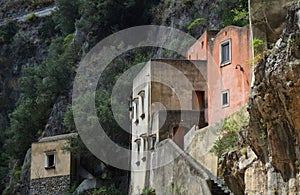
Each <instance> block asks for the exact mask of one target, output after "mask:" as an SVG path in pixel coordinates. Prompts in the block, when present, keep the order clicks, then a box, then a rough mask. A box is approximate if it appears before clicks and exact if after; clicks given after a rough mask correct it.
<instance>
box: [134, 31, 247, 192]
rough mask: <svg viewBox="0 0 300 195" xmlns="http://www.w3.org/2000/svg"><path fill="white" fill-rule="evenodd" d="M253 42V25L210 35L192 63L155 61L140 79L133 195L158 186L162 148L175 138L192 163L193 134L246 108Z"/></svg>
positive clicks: (190, 56) (192, 54)
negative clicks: (191, 135) (190, 157)
mask: <svg viewBox="0 0 300 195" xmlns="http://www.w3.org/2000/svg"><path fill="white" fill-rule="evenodd" d="M250 42H251V40H250V31H249V27H248V26H246V27H235V26H229V27H226V28H224V29H222V30H221V31H206V32H205V33H204V34H203V35H202V36H201V37H200V38H199V39H198V40H197V42H196V43H195V44H194V45H193V46H192V47H191V48H190V49H189V50H188V51H187V53H186V58H187V60H171V59H152V60H150V61H149V62H148V63H147V64H146V65H145V66H144V68H143V69H142V70H141V71H140V72H139V74H138V75H137V76H136V77H135V79H134V80H133V91H132V102H131V105H132V106H131V107H130V111H131V112H130V114H131V120H132V141H131V146H132V156H131V168H132V171H131V182H130V194H134V195H136V194H141V193H142V191H143V189H147V188H149V187H153V186H151V185H152V184H154V183H155V182H153V179H154V178H157V176H155V175H153V174H157V171H156V173H155V171H151V170H152V168H153V167H155V166H157V162H159V161H160V159H154V157H153V155H154V152H152V151H154V150H157V144H158V143H161V142H162V141H164V140H166V139H171V140H172V142H174V143H175V144H177V146H179V148H180V149H181V150H182V151H183V152H185V153H186V154H187V155H183V156H187V157H188V158H189V154H188V151H184V149H185V148H189V151H193V152H195V151H194V150H193V149H192V147H193V146H191V145H190V146H186V145H185V143H184V139H185V135H186V134H187V133H188V132H189V130H190V129H192V128H193V129H201V128H203V127H206V126H208V125H209V126H210V125H213V124H215V123H217V122H219V121H220V120H222V119H224V118H225V117H228V116H229V115H231V114H233V113H234V112H236V111H238V110H239V109H240V108H241V107H242V106H244V105H245V104H246V103H247V101H248V94H249V91H250V83H251V81H250V78H251V66H250V65H249V64H250V63H251V62H250V60H251V58H252V53H251V44H250ZM189 139H193V138H192V137H189ZM190 143H193V142H190ZM196 153H197V152H196ZM155 155H156V157H158V156H160V155H161V154H157V153H156V154H155ZM208 155H209V159H211V160H209V162H206V163H207V164H214V165H211V166H209V167H207V168H208V169H210V171H211V172H212V175H216V174H217V173H216V167H217V159H216V157H213V156H211V154H208ZM200 164H201V163H200ZM174 166H175V165H174ZM172 174H173V175H176V173H172Z"/></svg>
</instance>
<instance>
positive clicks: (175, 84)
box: [151, 59, 207, 114]
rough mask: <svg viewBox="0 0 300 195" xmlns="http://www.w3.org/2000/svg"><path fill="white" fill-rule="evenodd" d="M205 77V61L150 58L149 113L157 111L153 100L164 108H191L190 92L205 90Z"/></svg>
mask: <svg viewBox="0 0 300 195" xmlns="http://www.w3.org/2000/svg"><path fill="white" fill-rule="evenodd" d="M206 78H207V72H206V61H192V62H190V61H188V60H159V59H158V60H156V59H155V60H151V80H152V83H151V114H153V113H154V112H156V111H158V110H157V109H155V105H153V103H155V102H160V104H163V105H164V107H165V109H166V110H192V92H193V90H200V91H207V83H206ZM205 96H206V98H205V99H206V100H207V94H206V95H205Z"/></svg>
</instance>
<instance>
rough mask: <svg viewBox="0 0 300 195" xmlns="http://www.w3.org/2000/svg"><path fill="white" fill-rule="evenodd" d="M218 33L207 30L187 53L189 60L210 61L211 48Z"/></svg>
mask: <svg viewBox="0 0 300 195" xmlns="http://www.w3.org/2000/svg"><path fill="white" fill-rule="evenodd" d="M217 33H218V31H216V30H207V31H205V32H204V33H203V34H202V35H201V37H200V38H199V39H198V40H197V41H196V43H195V44H194V45H193V46H192V47H191V48H190V49H189V50H188V52H187V53H186V59H188V60H208V51H209V47H210V45H211V43H212V41H213V38H214V37H215V36H216V34H217Z"/></svg>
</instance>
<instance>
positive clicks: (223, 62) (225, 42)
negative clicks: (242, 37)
mask: <svg viewBox="0 0 300 195" xmlns="http://www.w3.org/2000/svg"><path fill="white" fill-rule="evenodd" d="M227 44H228V48H229V52H228V58H229V59H228V60H226V61H222V60H223V59H222V53H223V51H222V49H223V46H225V45H227ZM231 50H232V49H231V39H227V40H225V41H223V42H221V43H220V67H223V66H226V65H228V64H231Z"/></svg>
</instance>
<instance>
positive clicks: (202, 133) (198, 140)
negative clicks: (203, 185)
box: [184, 106, 249, 176]
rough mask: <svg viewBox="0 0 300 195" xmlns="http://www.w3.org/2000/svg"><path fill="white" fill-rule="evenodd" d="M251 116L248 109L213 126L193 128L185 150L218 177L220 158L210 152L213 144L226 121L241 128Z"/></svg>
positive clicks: (185, 137) (185, 144) (186, 141)
mask: <svg viewBox="0 0 300 195" xmlns="http://www.w3.org/2000/svg"><path fill="white" fill-rule="evenodd" d="M248 118H249V114H248V112H247V110H246V107H245V106H244V107H242V108H241V109H240V110H239V111H237V112H235V113H233V114H232V115H230V116H228V117H226V118H225V119H223V120H221V121H219V122H218V123H215V124H213V125H210V126H207V127H204V128H197V127H193V128H192V129H190V130H189V131H188V133H187V134H186V135H185V136H184V150H185V151H186V152H187V153H188V154H189V155H191V156H192V157H193V158H194V159H195V160H197V161H198V162H200V163H201V164H202V165H204V166H205V167H206V168H207V169H208V170H210V171H211V172H212V173H213V174H214V175H216V176H217V175H218V157H217V156H216V155H214V154H213V153H211V152H210V150H211V148H212V147H213V144H214V143H215V141H216V140H217V139H218V137H219V136H222V135H220V133H221V132H222V131H221V130H222V129H223V126H224V124H225V120H226V121H235V122H236V123H237V124H238V126H239V127H242V126H243V125H245V124H243V123H245V121H247V119H248Z"/></svg>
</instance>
